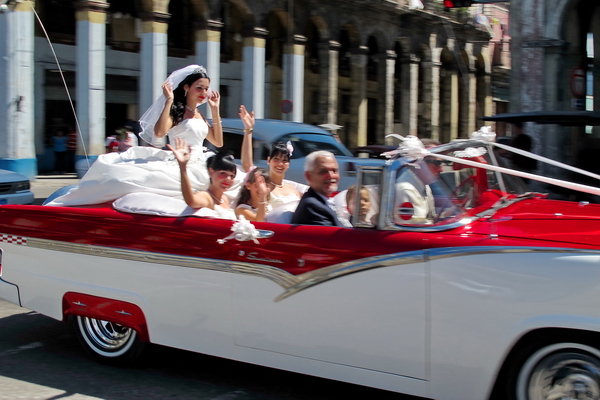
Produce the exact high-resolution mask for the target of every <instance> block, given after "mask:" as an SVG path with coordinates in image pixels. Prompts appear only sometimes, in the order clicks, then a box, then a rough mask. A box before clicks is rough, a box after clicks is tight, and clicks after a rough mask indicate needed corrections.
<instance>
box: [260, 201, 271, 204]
mask: <svg viewBox="0 0 600 400" xmlns="http://www.w3.org/2000/svg"><path fill="white" fill-rule="evenodd" d="M258 204H269V202H268V201H263V202H260V203H258Z"/></svg>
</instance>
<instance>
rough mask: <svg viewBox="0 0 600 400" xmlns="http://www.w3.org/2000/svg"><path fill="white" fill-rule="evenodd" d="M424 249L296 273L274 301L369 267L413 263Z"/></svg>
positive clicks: (423, 259)
mask: <svg viewBox="0 0 600 400" xmlns="http://www.w3.org/2000/svg"><path fill="white" fill-rule="evenodd" d="M425 254H426V250H416V251H408V252H404V253H394V254H384V255H381V256H375V257H367V258H361V259H359V260H352V261H347V262H344V263H340V264H336V265H331V266H329V267H325V268H320V269H317V270H314V271H310V272H306V273H304V274H302V275H298V276H297V278H298V283H296V284H295V285H294V286H290V287H288V288H286V290H285V292H283V293H282V294H280V295H279V296H277V298H275V301H276V302H277V301H281V300H283V299H285V298H287V297H290V296H291V295H293V294H295V293H298V292H300V291H302V290H304V289H307V288H309V287H312V286H315V285H318V284H319V283H323V282H327V281H330V280H332V279H335V278H339V277H342V276H346V275H350V274H354V273H356V272H361V271H366V270H369V269H375V268H382V267H391V266H396V265H406V264H414V263H418V262H424V261H425Z"/></svg>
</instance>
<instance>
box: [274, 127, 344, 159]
mask: <svg viewBox="0 0 600 400" xmlns="http://www.w3.org/2000/svg"><path fill="white" fill-rule="evenodd" d="M277 141H278V142H283V143H287V142H288V141H290V142H292V145H293V146H294V152H293V154H292V159H295V158H302V157H306V156H307V155H308V154H309V153H312V152H313V151H317V150H327V151H330V152H332V153H333V154H334V155H336V156H347V157H352V153H350V151H349V150H348V149H346V148H345V147H344V145H343V144H341V143H339V142H338V141H336V140H335V139H334V138H333V137H332V136H329V135H320V134H318V133H289V134H287V135H284V136H282V137H280V138H279V139H278V140H277Z"/></svg>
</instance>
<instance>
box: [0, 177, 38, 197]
mask: <svg viewBox="0 0 600 400" xmlns="http://www.w3.org/2000/svg"><path fill="white" fill-rule="evenodd" d="M30 188H31V184H30V183H29V179H27V177H26V176H25V175H21V174H18V173H16V172H12V171H8V170H5V169H0V204H32V203H33V200H34V195H33V192H32V191H31V190H30Z"/></svg>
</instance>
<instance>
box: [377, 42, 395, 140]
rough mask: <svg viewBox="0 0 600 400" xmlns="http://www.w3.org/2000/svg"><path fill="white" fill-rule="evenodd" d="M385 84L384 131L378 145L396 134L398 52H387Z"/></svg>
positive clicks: (380, 134)
mask: <svg viewBox="0 0 600 400" xmlns="http://www.w3.org/2000/svg"><path fill="white" fill-rule="evenodd" d="M385 56H386V57H385V81H384V82H385V83H384V90H383V92H384V106H383V109H384V117H383V129H382V130H380V131H381V133H379V132H378V135H377V143H384V142H385V137H386V136H387V135H389V134H390V133H394V72H395V70H396V52H395V51H392V50H388V51H386V54H385Z"/></svg>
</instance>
